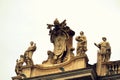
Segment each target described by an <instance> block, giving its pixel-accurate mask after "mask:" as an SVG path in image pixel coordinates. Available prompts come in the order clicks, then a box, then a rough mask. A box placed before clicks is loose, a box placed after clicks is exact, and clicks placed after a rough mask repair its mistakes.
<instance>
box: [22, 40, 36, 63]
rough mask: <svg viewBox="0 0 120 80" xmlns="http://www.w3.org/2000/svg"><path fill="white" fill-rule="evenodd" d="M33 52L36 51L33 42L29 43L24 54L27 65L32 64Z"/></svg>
mask: <svg viewBox="0 0 120 80" xmlns="http://www.w3.org/2000/svg"><path fill="white" fill-rule="evenodd" d="M35 50H36V44H35V43H34V42H33V41H31V42H30V47H28V49H27V50H26V51H25V53H24V57H25V62H26V64H27V65H32V64H33V60H32V55H33V52H34V51H35Z"/></svg>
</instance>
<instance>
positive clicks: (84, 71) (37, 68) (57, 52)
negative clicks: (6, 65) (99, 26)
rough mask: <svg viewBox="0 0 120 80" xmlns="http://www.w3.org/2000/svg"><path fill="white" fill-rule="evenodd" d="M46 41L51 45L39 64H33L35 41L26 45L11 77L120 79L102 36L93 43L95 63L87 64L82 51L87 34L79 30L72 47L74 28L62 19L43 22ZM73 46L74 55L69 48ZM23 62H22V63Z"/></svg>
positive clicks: (27, 79) (26, 79)
mask: <svg viewBox="0 0 120 80" xmlns="http://www.w3.org/2000/svg"><path fill="white" fill-rule="evenodd" d="M47 26H48V27H47V28H48V29H49V35H50V41H51V43H53V45H54V49H53V51H50V50H48V52H47V54H48V59H47V60H45V61H43V62H42V64H34V61H33V60H32V55H33V53H34V51H35V50H36V43H34V42H33V41H31V42H30V46H29V47H28V49H27V50H26V51H25V53H24V54H23V55H20V59H17V61H16V66H15V72H16V74H17V76H14V77H12V80H120V61H110V57H111V46H110V44H109V42H107V38H106V37H102V40H103V41H102V42H100V43H99V44H96V43H94V44H95V46H96V47H98V52H97V63H95V64H94V65H90V64H88V61H89V59H88V56H87V54H86V51H87V50H88V49H87V38H86V36H85V35H84V32H83V31H81V32H80V35H79V36H76V38H75V40H76V41H77V47H76V48H73V36H74V34H75V32H74V31H73V30H71V29H70V27H69V26H67V25H66V20H64V21H63V22H61V23H60V22H59V21H58V20H57V19H55V21H54V24H47ZM75 49H76V55H74V53H73V51H74V50H75ZM24 63H25V64H26V65H23V64H24Z"/></svg>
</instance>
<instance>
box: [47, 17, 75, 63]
mask: <svg viewBox="0 0 120 80" xmlns="http://www.w3.org/2000/svg"><path fill="white" fill-rule="evenodd" d="M47 26H48V27H47V29H50V30H49V35H50V41H51V42H52V43H53V45H54V51H53V54H54V57H53V60H54V61H55V62H54V63H55V64H57V63H62V62H64V61H65V60H66V59H65V58H66V56H67V54H68V51H67V50H70V49H68V47H69V48H71V47H72V37H73V35H74V34H75V33H74V31H72V30H71V29H70V28H69V27H68V26H66V20H64V21H63V22H61V23H60V22H59V21H58V19H55V21H54V23H53V24H47Z"/></svg>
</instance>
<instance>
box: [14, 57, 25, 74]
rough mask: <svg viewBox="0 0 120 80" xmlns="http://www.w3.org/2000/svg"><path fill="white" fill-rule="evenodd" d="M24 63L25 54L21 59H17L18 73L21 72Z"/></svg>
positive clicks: (16, 68)
mask: <svg viewBox="0 0 120 80" xmlns="http://www.w3.org/2000/svg"><path fill="white" fill-rule="evenodd" d="M23 63H24V56H23V55H20V59H19V60H18V59H17V60H16V66H15V72H16V74H17V75H19V74H21V68H22V66H23Z"/></svg>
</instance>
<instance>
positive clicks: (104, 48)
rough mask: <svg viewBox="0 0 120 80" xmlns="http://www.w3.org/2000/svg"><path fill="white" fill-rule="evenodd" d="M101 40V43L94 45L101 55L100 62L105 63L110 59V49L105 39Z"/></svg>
mask: <svg viewBox="0 0 120 80" xmlns="http://www.w3.org/2000/svg"><path fill="white" fill-rule="evenodd" d="M102 40H103V41H102V42H100V43H99V44H96V43H94V45H95V46H97V47H98V48H99V53H100V54H101V55H102V61H103V62H107V61H109V59H110V55H111V47H110V44H109V42H107V38H106V37H102Z"/></svg>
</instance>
